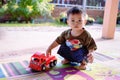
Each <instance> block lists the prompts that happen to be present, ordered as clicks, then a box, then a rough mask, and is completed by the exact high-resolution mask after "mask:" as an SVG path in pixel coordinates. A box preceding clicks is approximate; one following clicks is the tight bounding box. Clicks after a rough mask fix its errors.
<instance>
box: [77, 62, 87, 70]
mask: <svg viewBox="0 0 120 80" xmlns="http://www.w3.org/2000/svg"><path fill="white" fill-rule="evenodd" d="M86 65H87V63H86V61H84V60H83V61H82V63H81V65H80V66H79V69H80V70H85V69H86Z"/></svg>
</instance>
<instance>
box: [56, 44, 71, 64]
mask: <svg viewBox="0 0 120 80" xmlns="http://www.w3.org/2000/svg"><path fill="white" fill-rule="evenodd" d="M58 54H59V55H60V56H62V57H63V58H64V60H63V61H62V63H63V64H65V63H68V62H72V61H73V59H72V57H71V50H70V48H69V47H68V46H66V44H61V46H60V48H59V50H58Z"/></svg>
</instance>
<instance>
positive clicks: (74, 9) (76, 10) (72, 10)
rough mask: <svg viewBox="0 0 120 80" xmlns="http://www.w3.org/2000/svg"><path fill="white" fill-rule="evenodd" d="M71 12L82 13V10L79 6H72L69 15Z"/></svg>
mask: <svg viewBox="0 0 120 80" xmlns="http://www.w3.org/2000/svg"><path fill="white" fill-rule="evenodd" d="M70 14H82V10H80V9H79V8H78V7H72V8H71V9H69V10H68V11H67V17H69V15H70Z"/></svg>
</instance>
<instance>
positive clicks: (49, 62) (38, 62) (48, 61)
mask: <svg viewBox="0 0 120 80" xmlns="http://www.w3.org/2000/svg"><path fill="white" fill-rule="evenodd" d="M56 64H57V58H56V57H55V56H52V55H50V56H45V54H44V53H40V52H36V53H35V54H33V55H32V56H31V60H30V64H29V67H30V68H31V69H32V70H35V71H44V70H46V68H47V67H49V68H51V67H54V66H55V65H56Z"/></svg>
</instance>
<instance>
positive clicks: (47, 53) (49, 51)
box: [46, 41, 59, 56]
mask: <svg viewBox="0 0 120 80" xmlns="http://www.w3.org/2000/svg"><path fill="white" fill-rule="evenodd" d="M58 45H59V44H58V43H57V42H56V41H53V43H52V44H51V45H50V46H49V47H48V49H47V51H46V55H48V56H49V55H51V50H52V49H53V48H55V47H57V46H58Z"/></svg>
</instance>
